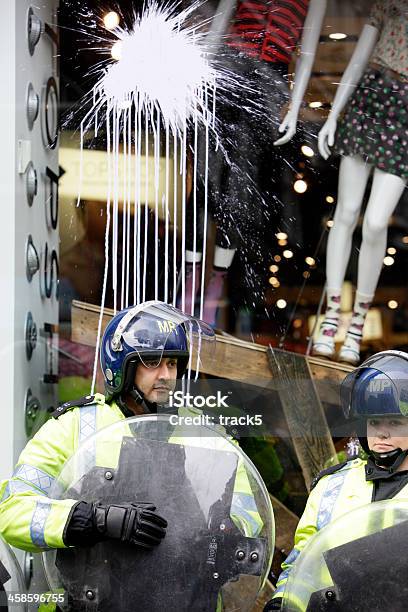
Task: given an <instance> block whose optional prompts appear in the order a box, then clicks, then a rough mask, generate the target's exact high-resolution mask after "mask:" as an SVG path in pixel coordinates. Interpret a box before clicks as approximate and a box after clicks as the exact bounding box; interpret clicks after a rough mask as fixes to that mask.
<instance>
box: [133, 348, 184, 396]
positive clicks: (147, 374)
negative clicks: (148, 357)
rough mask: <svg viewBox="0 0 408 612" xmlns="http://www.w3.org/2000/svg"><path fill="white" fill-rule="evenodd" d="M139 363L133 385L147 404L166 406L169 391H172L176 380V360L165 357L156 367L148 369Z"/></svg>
mask: <svg viewBox="0 0 408 612" xmlns="http://www.w3.org/2000/svg"><path fill="white" fill-rule="evenodd" d="M148 366H149V364H148V363H147V364H146V365H145V364H143V363H139V365H138V366H137V369H136V376H135V385H136V387H137V388H138V389H140V391H141V392H142V393H143V394H144V397H145V398H146V399H147V401H148V402H152V403H155V404H167V403H168V401H169V393H170V391H174V389H175V387H176V380H177V359H174V358H173V357H166V358H165V359H162V360H161V362H160V364H159V365H158V366H155V365H152V366H151V367H148Z"/></svg>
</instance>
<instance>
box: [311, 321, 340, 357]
mask: <svg viewBox="0 0 408 612" xmlns="http://www.w3.org/2000/svg"><path fill="white" fill-rule="evenodd" d="M336 332H337V325H336V324H335V323H330V322H329V321H323V323H322V324H321V326H320V330H319V335H318V337H317V340H315V341H314V342H313V347H312V355H318V356H320V357H328V358H329V359H330V358H332V357H334V355H335V352H336V350H335V346H334V337H335V335H336Z"/></svg>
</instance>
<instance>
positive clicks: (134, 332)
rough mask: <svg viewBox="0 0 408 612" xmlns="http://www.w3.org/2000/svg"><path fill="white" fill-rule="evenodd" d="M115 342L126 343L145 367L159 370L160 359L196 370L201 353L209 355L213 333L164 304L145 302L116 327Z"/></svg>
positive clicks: (204, 325)
mask: <svg viewBox="0 0 408 612" xmlns="http://www.w3.org/2000/svg"><path fill="white" fill-rule="evenodd" d="M114 342H117V343H118V347H119V348H120V346H121V343H126V345H128V347H129V348H130V349H131V350H132V352H134V353H136V354H137V356H138V359H139V360H140V362H141V363H142V364H143V365H145V366H146V367H158V366H159V364H160V362H161V361H162V359H163V358H166V357H174V358H177V359H183V360H186V361H188V360H189V363H190V368H191V369H193V370H195V371H197V367H199V363H200V360H201V353H202V352H203V353H205V355H211V354H212V350H211V348H210V345H211V346H212V344H213V342H215V334H214V331H213V329H212V328H211V327H210V326H209V325H207V323H204V322H203V321H201V320H200V319H196V318H195V317H192V316H189V315H186V314H184V313H182V312H181V311H179V310H178V309H177V308H174V307H173V306H170V305H169V304H165V303H163V302H156V301H152V302H146V303H144V304H140V305H139V306H135V308H132V309H130V310H129V312H128V313H127V314H126V315H125V317H124V318H123V320H122V324H121V326H118V330H117V335H116V337H115V338H114Z"/></svg>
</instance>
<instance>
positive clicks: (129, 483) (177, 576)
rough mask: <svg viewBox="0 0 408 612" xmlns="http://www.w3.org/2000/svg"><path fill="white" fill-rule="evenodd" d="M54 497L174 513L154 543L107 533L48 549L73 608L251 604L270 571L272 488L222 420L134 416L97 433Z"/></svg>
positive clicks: (202, 610) (210, 608)
mask: <svg viewBox="0 0 408 612" xmlns="http://www.w3.org/2000/svg"><path fill="white" fill-rule="evenodd" d="M50 495H51V496H52V497H60V498H68V499H78V500H84V501H88V502H102V503H105V504H108V503H120V502H132V501H151V502H153V503H154V505H155V506H156V508H157V512H158V514H160V515H161V516H163V517H164V518H166V520H167V521H168V528H167V534H166V537H165V538H164V540H163V541H162V542H161V543H160V544H159V546H157V547H156V548H155V549H154V550H143V549H140V548H136V547H134V546H132V545H130V544H124V543H121V542H117V541H106V542H102V543H100V544H97V545H95V546H93V547H88V548H79V547H78V548H70V549H62V550H59V551H49V552H47V553H45V566H46V572H47V575H48V578H49V581H50V586H51V588H53V589H61V588H63V589H64V590H65V591H66V592H67V595H68V597H67V600H68V606H67V609H72V610H101V611H104V610H120V611H123V612H126V611H128V610H129V611H130V610H132V611H134V610H141V611H142V610H143V612H159V611H160V612H162V610H163V608H164V609H166V610H169V611H174V612H183V611H185V612H187V611H189V612H190V611H191V610H195V611H197V612H216V611H218V610H220V611H221V610H225V611H226V612H227V611H228V610H231V612H232V610H234V611H235V610H242V611H245V610H250V609H251V608H252V605H253V603H254V601H255V599H256V597H257V594H258V592H259V590H260V588H261V587H262V584H263V582H264V579H265V577H266V576H267V573H268V571H269V567H270V563H271V559H272V554H273V546H274V523H273V515H272V509H271V505H270V501H269V497H268V495H267V492H266V490H265V487H264V485H263V482H262V480H261V478H260V476H259V474H258V473H257V471H256V469H255V467H254V466H253V465H252V463H251V462H250V461H249V459H248V458H247V457H246V455H245V454H244V453H243V452H242V451H241V450H240V449H239V448H238V447H237V446H236V445H235V444H233V443H232V442H231V441H230V440H229V439H228V438H227V437H226V436H224V435H222V434H221V433H220V432H219V431H217V430H216V429H213V428H210V427H205V426H195V427H187V426H180V425H177V426H175V425H172V422H171V417H168V416H151V415H149V416H144V417H135V418H131V419H126V421H120V422H119V423H115V424H114V425H112V426H110V427H108V428H105V429H103V430H102V431H100V432H99V433H98V434H97V435H96V436H94V437H92V438H88V439H87V440H86V442H85V443H84V444H83V445H81V447H80V448H79V450H78V452H77V454H76V455H75V456H74V457H73V458H72V459H71V460H70V461H69V462H68V463H67V465H66V466H65V468H64V470H63V471H62V473H61V475H60V477H59V479H58V482H56V483H55V486H54V490H53V491H51V493H50Z"/></svg>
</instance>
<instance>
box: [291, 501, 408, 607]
mask: <svg viewBox="0 0 408 612" xmlns="http://www.w3.org/2000/svg"><path fill="white" fill-rule="evenodd" d="M407 546H408V499H407V500H397V499H393V500H386V501H381V502H375V503H372V504H369V505H366V506H363V507H361V508H358V509H356V510H354V511H353V512H350V513H349V514H345V515H344V516H342V517H340V518H339V519H337V520H336V521H333V523H330V524H329V525H328V526H327V527H325V528H324V529H322V530H321V531H320V532H318V533H317V534H316V535H315V536H314V537H313V538H312V539H311V540H310V542H309V543H308V545H307V546H306V548H305V549H304V550H303V551H302V553H301V555H300V556H299V557H298V559H297V560H296V563H295V565H294V567H293V569H292V571H291V573H290V576H289V579H288V581H287V584H286V589H285V592H284V595H283V602H282V611H283V612H305V611H306V612H323V611H324V612H326V611H333V612H380V611H381V612H384V610H392V612H405V611H406V610H408V583H407V580H406V577H407V575H408V557H407V554H406V551H407Z"/></svg>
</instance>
